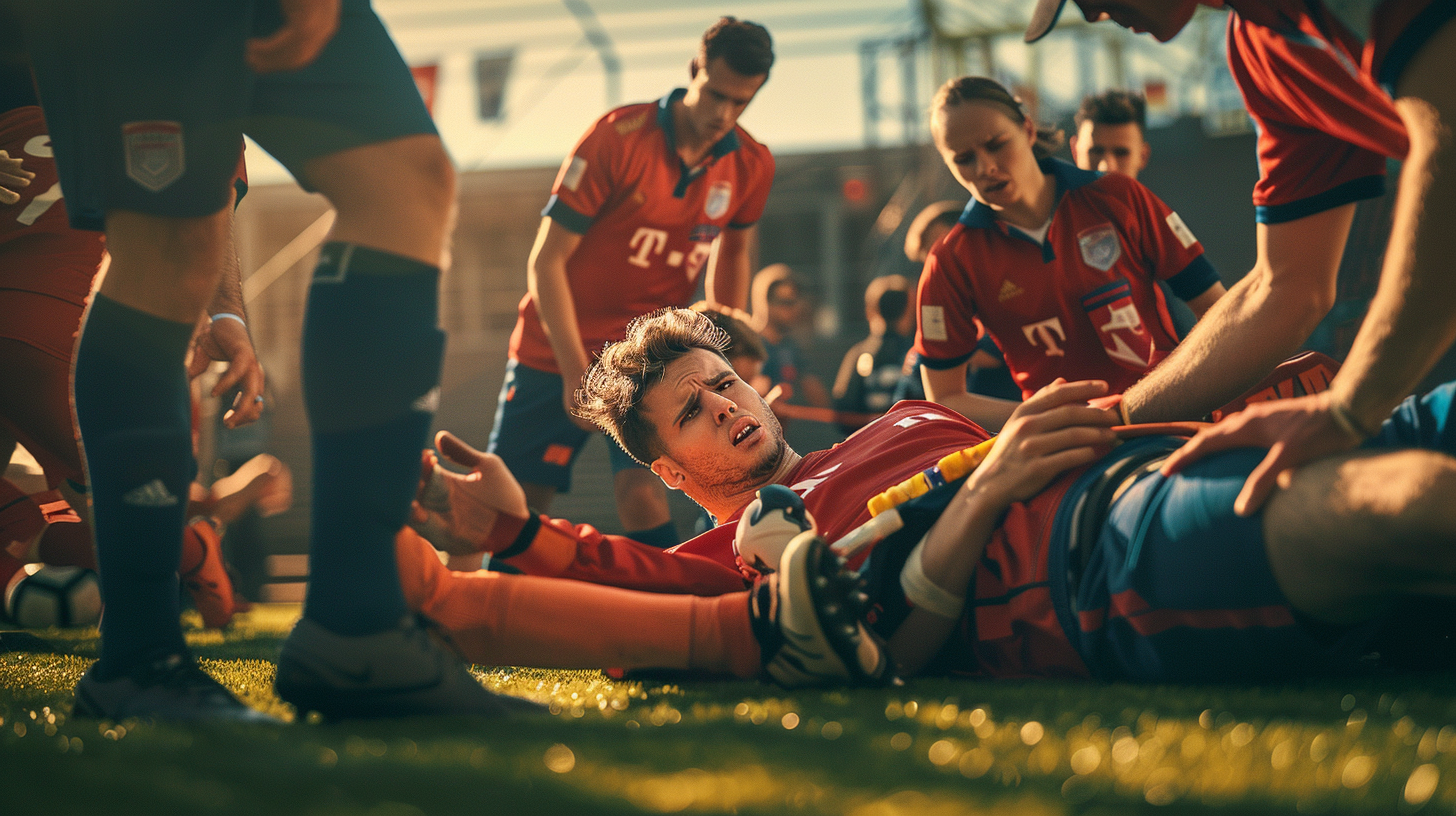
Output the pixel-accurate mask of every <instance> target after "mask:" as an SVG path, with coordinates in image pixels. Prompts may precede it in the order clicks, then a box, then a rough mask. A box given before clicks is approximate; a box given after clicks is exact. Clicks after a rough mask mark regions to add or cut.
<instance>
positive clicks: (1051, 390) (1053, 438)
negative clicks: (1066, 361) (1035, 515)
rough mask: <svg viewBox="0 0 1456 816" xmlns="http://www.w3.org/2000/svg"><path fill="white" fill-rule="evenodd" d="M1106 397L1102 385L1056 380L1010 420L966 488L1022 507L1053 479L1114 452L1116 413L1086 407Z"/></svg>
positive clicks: (1091, 382) (1083, 381)
mask: <svg viewBox="0 0 1456 816" xmlns="http://www.w3.org/2000/svg"><path fill="white" fill-rule="evenodd" d="M1106 393H1107V383H1105V382H1102V381H1100V380H1081V381H1078V382H1067V381H1066V380H1064V379H1062V378H1060V377H1058V378H1057V379H1056V380H1055V381H1053V382H1052V383H1051V384H1050V385H1048V386H1046V387H1045V388H1043V389H1041V390H1040V391H1038V392H1036V393H1035V394H1033V395H1032V396H1031V398H1029V399H1027V400H1026V401H1025V402H1023V403H1022V404H1021V405H1020V406H1018V407H1017V409H1016V410H1015V411H1014V412H1013V413H1012V414H1011V418H1010V419H1008V420H1007V421H1006V425H1005V426H1004V427H1003V428H1002V430H1001V435H1000V436H998V437H997V439H996V444H995V446H993V447H992V448H991V452H990V453H989V454H988V455H987V456H986V459H985V461H983V462H982V463H981V465H980V467H978V468H976V470H975V472H974V473H973V474H972V476H971V480H970V481H968V482H967V487H968V488H970V487H972V486H974V487H975V488H977V489H985V490H990V491H993V492H994V493H995V495H996V496H998V497H999V498H1000V499H1001V500H1002V501H1003V502H1005V503H1007V504H1009V503H1011V502H1017V501H1026V500H1028V499H1030V498H1031V497H1032V496H1035V495H1036V494H1037V493H1040V492H1041V491H1042V489H1043V488H1045V487H1046V486H1047V485H1048V484H1049V483H1051V481H1052V479H1055V478H1056V477H1057V476H1059V475H1061V474H1062V473H1065V472H1066V471H1067V470H1070V469H1071V468H1074V467H1080V466H1082V465H1087V464H1091V463H1092V462H1094V461H1096V460H1097V459H1098V458H1100V457H1102V456H1104V455H1105V454H1106V453H1107V452H1108V451H1110V450H1111V449H1112V446H1113V445H1114V444H1115V443H1116V441H1117V437H1116V436H1115V435H1114V434H1113V432H1112V426H1114V425H1118V424H1120V423H1121V421H1122V419H1121V417H1120V416H1119V415H1118V412H1117V410H1116V409H1115V408H1113V409H1107V408H1098V407H1094V406H1092V405H1088V404H1087V402H1088V400H1093V399H1096V398H1098V397H1101V396H1103V395H1105V394H1106Z"/></svg>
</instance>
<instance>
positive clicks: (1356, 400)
mask: <svg viewBox="0 0 1456 816" xmlns="http://www.w3.org/2000/svg"><path fill="white" fill-rule="evenodd" d="M1397 105H1398V107H1399V108H1400V110H1401V115H1402V118H1403V119H1405V121H1406V122H1407V131H1408V132H1409V133H1410V135H1411V151H1410V154H1409V155H1408V156H1407V157H1406V161H1405V164H1404V165H1403V166H1402V168H1401V175H1400V188H1399V190H1400V191H1399V193H1398V196H1397V198H1396V204H1395V216H1394V219H1393V223H1392V226H1391V231H1390V244H1389V246H1387V247H1386V251H1385V263H1384V266H1383V267H1382V269H1381V275H1380V288H1379V290H1378V291H1377V292H1376V295H1375V298H1374V300H1372V301H1371V303H1370V311H1369V313H1368V314H1367V315H1366V317H1365V321H1364V322H1363V323H1362V324H1361V326H1360V333H1359V334H1358V335H1356V337H1355V344H1354V346H1353V347H1352V348H1351V349H1350V354H1349V355H1348V357H1347V358H1346V360H1345V364H1344V366H1342V367H1341V369H1340V373H1339V374H1338V375H1337V376H1336V377H1335V380H1334V383H1333V384H1332V385H1331V391H1332V392H1333V396H1334V398H1335V399H1336V401H1338V402H1339V403H1340V404H1342V405H1343V406H1345V407H1346V408H1347V410H1349V412H1350V414H1351V415H1352V417H1353V418H1354V419H1355V420H1356V421H1357V422H1358V423H1359V425H1360V426H1361V428H1362V430H1364V431H1366V432H1369V431H1370V430H1373V429H1375V428H1377V427H1379V425H1380V422H1381V421H1382V420H1383V419H1384V417H1385V416H1386V415H1388V414H1389V413H1390V410H1391V409H1392V408H1393V407H1394V406H1395V405H1396V403H1398V402H1399V401H1400V400H1402V399H1404V398H1405V397H1406V396H1407V395H1408V394H1410V393H1412V392H1413V391H1414V390H1415V389H1416V388H1417V386H1418V385H1419V383H1420V380H1421V378H1422V377H1424V376H1425V374H1426V373H1427V372H1428V371H1430V369H1431V367H1432V366H1434V365H1435V363H1436V361H1437V360H1438V359H1440V357H1441V355H1442V354H1443V353H1444V352H1445V350H1446V349H1447V348H1448V347H1450V345H1451V343H1452V340H1453V338H1456V274H1453V272H1456V242H1453V241H1452V238H1451V235H1450V232H1449V231H1450V228H1451V227H1450V225H1451V224H1452V223H1453V218H1456V189H1453V187H1456V185H1453V184H1452V183H1451V180H1450V165H1451V162H1452V161H1456V155H1453V154H1456V150H1453V149H1452V146H1451V144H1450V135H1449V134H1442V133H1441V132H1440V125H1439V122H1438V121H1435V118H1436V113H1435V111H1434V109H1431V108H1430V107H1429V106H1428V105H1425V104H1424V103H1421V102H1418V101H1415V100H1405V99H1403V100H1401V101H1400V102H1399V103H1397Z"/></svg>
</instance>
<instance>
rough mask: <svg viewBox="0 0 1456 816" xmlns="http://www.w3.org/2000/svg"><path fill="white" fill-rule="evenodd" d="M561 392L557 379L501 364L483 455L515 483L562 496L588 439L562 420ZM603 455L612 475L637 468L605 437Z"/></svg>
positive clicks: (557, 376) (515, 364)
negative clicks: (493, 456)
mask: <svg viewBox="0 0 1456 816" xmlns="http://www.w3.org/2000/svg"><path fill="white" fill-rule="evenodd" d="M561 391H562V384H561V375H560V374H552V373H550V372H548V371H541V370H540V369H535V368H531V367H530V366H526V365H521V364H520V363H519V362H518V361H516V360H511V361H510V362H508V363H506V378H505V382H504V383H502V384H501V391H500V397H499V399H497V400H496V409H495V426H494V428H492V430H491V432H490V445H489V446H488V447H487V450H488V451H489V452H491V453H494V454H496V455H497V456H499V457H500V458H501V459H503V460H504V461H505V463H506V467H508V468H510V471H511V474H512V475H514V476H515V477H516V478H517V479H518V480H520V481H522V482H527V483H530V484H539V485H547V486H549V487H554V488H556V490H557V492H560V493H567V492H570V490H571V468H572V465H574V464H575V463H576V457H577V455H578V454H580V453H581V448H582V446H583V445H585V444H586V441H587V440H588V439H590V438H591V435H592V434H591V432H590V431H585V430H582V428H581V427H580V426H578V425H577V424H576V423H574V422H572V421H571V418H570V417H568V416H567V415H566V408H565V407H564V406H563V405H562V404H561ZM607 451H608V455H609V456H610V457H611V460H612V473H620V472H622V471H624V470H630V469H632V468H641V467H642V465H640V464H638V463H637V461H636V460H634V459H633V458H632V457H631V456H628V455H627V452H626V451H624V450H622V448H621V446H619V445H618V444H617V443H616V441H615V440H613V439H612V438H610V437H608V438H607Z"/></svg>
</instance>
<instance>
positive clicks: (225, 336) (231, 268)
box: [187, 207, 264, 428]
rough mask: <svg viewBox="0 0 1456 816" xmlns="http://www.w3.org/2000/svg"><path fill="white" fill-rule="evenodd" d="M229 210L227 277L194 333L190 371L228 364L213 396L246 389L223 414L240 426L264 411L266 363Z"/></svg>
mask: <svg viewBox="0 0 1456 816" xmlns="http://www.w3.org/2000/svg"><path fill="white" fill-rule="evenodd" d="M228 213H229V215H228V236H227V242H226V246H225V249H224V252H223V254H222V265H223V269H222V276H221V277H220V278H219V279H218V283H217V292H216V294H214V295H213V298H212V302H211V303H209V304H208V306H207V312H206V314H205V315H204V316H203V318H202V321H201V322H200V323H199V324H198V329H197V333H196V334H195V335H194V336H193V338H192V353H191V357H190V358H189V359H188V364H187V376H188V378H193V377H197V376H198V375H200V374H202V372H204V371H206V370H207V367H208V366H209V365H211V364H212V363H213V362H214V361H217V362H224V363H227V370H225V371H224V372H223V373H222V376H221V377H219V378H218V380H217V384H216V385H214V386H213V388H212V396H214V397H220V396H222V395H223V394H225V393H227V392H228V391H230V390H232V389H233V388H234V387H237V388H239V389H240V390H239V392H238V395H237V396H236V397H235V398H234V399H233V403H232V405H230V406H228V409H227V411H226V412H225V413H224V414H223V424H225V425H227V427H229V428H237V427H240V426H243V425H247V424H248V423H250V422H253V421H254V420H256V419H258V417H260V416H262V415H263V385H264V376H263V366H262V364H261V363H259V362H258V355H257V352H256V351H255V350H254V349H253V338H252V336H251V335H250V334H249V333H248V324H247V314H248V313H247V308H246V306H245V305H244V304H243V280H242V268H241V265H240V264H239V263H238V253H237V249H236V247H235V246H234V244H233V231H232V215H231V213H232V209H231V207H229V209H228Z"/></svg>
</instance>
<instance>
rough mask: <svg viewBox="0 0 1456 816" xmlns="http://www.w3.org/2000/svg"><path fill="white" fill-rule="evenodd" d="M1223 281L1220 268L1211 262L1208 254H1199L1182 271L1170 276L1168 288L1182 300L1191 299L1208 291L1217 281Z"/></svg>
mask: <svg viewBox="0 0 1456 816" xmlns="http://www.w3.org/2000/svg"><path fill="white" fill-rule="evenodd" d="M1222 282H1223V281H1222V280H1220V279H1219V277H1218V270H1217V269H1214V268H1213V264H1212V263H1209V260H1208V256H1206V255H1199V256H1198V257H1197V258H1194V259H1193V262H1192V263H1190V264H1188V265H1187V266H1185V267H1184V268H1183V271H1182V272H1179V273H1178V274H1176V275H1174V276H1173V277H1171V278H1168V288H1169V289H1172V290H1173V294H1175V295H1177V296H1178V298H1179V299H1180V300H1183V301H1189V300H1192V299H1194V298H1196V297H1198V296H1199V295H1201V294H1203V293H1204V292H1207V291H1208V289H1209V287H1211V286H1213V285H1214V284H1215V283H1222Z"/></svg>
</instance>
